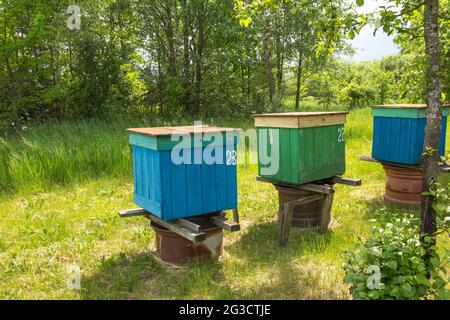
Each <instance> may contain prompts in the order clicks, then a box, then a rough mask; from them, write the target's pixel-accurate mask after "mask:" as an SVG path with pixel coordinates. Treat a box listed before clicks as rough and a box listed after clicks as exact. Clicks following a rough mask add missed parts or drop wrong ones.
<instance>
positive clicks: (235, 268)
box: [0, 109, 450, 299]
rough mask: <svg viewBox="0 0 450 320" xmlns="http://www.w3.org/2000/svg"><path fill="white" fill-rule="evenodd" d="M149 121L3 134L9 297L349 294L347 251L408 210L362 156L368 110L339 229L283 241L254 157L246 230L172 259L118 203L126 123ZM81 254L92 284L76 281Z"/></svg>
mask: <svg viewBox="0 0 450 320" xmlns="http://www.w3.org/2000/svg"><path fill="white" fill-rule="evenodd" d="M180 122H182V121H180ZM220 124H222V123H220ZM142 125H146V126H149V125H154V123H153V122H152V121H147V122H145V121H144V120H134V121H133V120H130V121H112V122H101V121H89V122H79V123H76V124H71V123H65V124H57V125H56V124H55V125H48V126H45V127H40V128H34V129H33V130H32V131H30V132H28V133H26V134H25V135H24V137H23V138H21V139H17V138H9V139H6V140H1V139H0V192H1V194H2V196H1V198H0V298H1V299H154V298H162V299H174V298H187V299H269V298H273V299H347V298H350V296H349V293H348V290H347V286H346V285H345V284H344V283H343V281H342V278H343V271H342V270H341V264H342V262H343V256H342V252H343V251H344V250H347V249H350V248H352V246H353V244H354V243H355V242H357V241H358V239H359V238H362V239H364V238H365V237H367V235H368V234H369V228H370V222H369V220H370V219H372V218H374V217H376V216H377V215H379V214H392V213H394V212H398V213H401V212H404V211H405V210H403V209H396V208H392V207H389V208H385V207H384V205H383V203H382V195H383V189H384V173H383V170H382V168H381V165H379V164H374V163H367V162H361V161H358V160H357V159H358V157H359V156H360V155H370V153H371V130H372V129H371V116H370V111H369V110H368V109H364V110H359V111H355V112H352V113H351V114H350V116H349V119H348V123H347V168H348V170H347V174H346V175H347V176H348V177H355V178H362V179H363V186H362V187H360V188H351V187H346V186H337V187H336V189H337V192H336V196H335V203H334V207H333V223H332V228H331V230H330V231H329V232H328V233H326V234H324V235H318V234H314V233H300V232H299V231H297V230H295V231H294V232H293V233H292V234H291V240H290V243H289V245H288V246H287V247H285V248H280V247H279V246H278V243H277V222H276V215H277V208H278V200H277V195H276V193H275V190H274V188H273V187H271V186H270V185H267V184H263V183H259V182H256V181H255V177H256V175H257V168H256V166H255V165H250V166H246V167H244V166H240V167H239V171H238V179H239V209H240V214H241V219H242V231H241V232H238V233H234V234H226V235H225V252H224V254H223V256H222V257H221V258H220V259H219V261H210V262H203V263H190V264H187V265H185V266H183V267H171V266H166V265H163V264H160V263H159V262H158V261H157V260H155V259H154V258H153V256H152V252H153V251H154V250H155V246H154V234H153V231H151V229H150V227H149V223H148V222H147V220H146V219H144V218H131V219H121V218H119V217H118V215H117V211H118V210H119V209H125V208H131V207H134V206H133V202H132V189H133V186H132V176H131V158H130V149H129V147H128V145H127V136H126V133H125V131H124V129H125V128H126V127H129V126H142ZM224 125H235V126H236V125H237V124H233V123H224ZM241 125H242V126H244V127H248V126H250V125H251V123H244V124H241ZM448 142H450V131H449V135H448ZM447 146H450V144H449V143H448V144H447ZM449 149H450V148H449V147H448V148H447V150H449ZM442 179H443V180H447V181H448V180H449V179H448V177H442ZM443 182H446V181H443ZM439 245H440V246H441V248H443V249H444V248H449V247H450V241H449V240H448V238H445V237H441V238H439ZM71 265H78V266H79V267H80V268H81V290H70V289H68V288H67V279H68V277H69V271H68V268H69V266H71Z"/></svg>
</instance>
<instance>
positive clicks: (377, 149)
mask: <svg viewBox="0 0 450 320" xmlns="http://www.w3.org/2000/svg"><path fill="white" fill-rule="evenodd" d="M426 107H427V106H426V105H425V104H399V105H380V106H373V107H372V114H373V118H374V120H373V121H374V122H373V142H372V158H374V159H376V160H378V161H385V162H392V163H399V164H405V165H416V164H419V163H420V161H421V158H422V153H423V145H424V140H425V126H426V124H427V119H426ZM448 113H449V108H448V106H447V107H446V108H444V112H443V115H444V118H443V124H442V131H441V140H440V145H439V154H440V155H444V154H445V139H446V133H447V117H448Z"/></svg>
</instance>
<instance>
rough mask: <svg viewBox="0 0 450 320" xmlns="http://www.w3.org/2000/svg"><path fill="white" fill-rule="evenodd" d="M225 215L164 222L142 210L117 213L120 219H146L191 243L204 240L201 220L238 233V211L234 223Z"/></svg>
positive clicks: (234, 212) (219, 214) (221, 213)
mask: <svg viewBox="0 0 450 320" xmlns="http://www.w3.org/2000/svg"><path fill="white" fill-rule="evenodd" d="M225 215H226V213H225V212H223V211H222V212H216V213H212V214H209V215H203V216H197V217H192V218H185V219H178V220H173V221H164V220H161V219H160V218H158V217H157V216H155V215H153V214H151V213H150V212H148V211H146V210H144V209H129V210H120V211H119V216H120V217H122V218H129V217H139V216H143V217H146V218H147V219H149V220H151V221H153V222H154V223H156V224H158V225H160V226H162V227H164V228H166V229H167V230H170V231H172V232H174V233H176V234H178V235H180V236H181V237H183V238H185V239H187V240H189V241H191V242H193V243H197V242H201V241H204V240H205V238H206V235H205V233H204V232H202V225H201V224H199V222H200V221H201V220H206V221H208V222H210V223H212V224H214V225H216V226H217V227H219V228H221V229H223V230H226V231H229V232H236V231H239V230H240V229H241V227H240V224H239V212H238V210H237V209H233V219H234V221H229V220H228V219H227V218H226V217H225ZM196 222H197V223H196Z"/></svg>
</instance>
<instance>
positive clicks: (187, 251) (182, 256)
mask: <svg viewBox="0 0 450 320" xmlns="http://www.w3.org/2000/svg"><path fill="white" fill-rule="evenodd" d="M151 226H152V228H153V230H155V234H156V253H157V255H158V257H159V258H160V259H161V260H163V261H165V262H168V263H173V264H179V263H185V262H189V261H195V260H205V259H212V258H218V257H219V256H221V255H222V253H223V230H222V229H221V228H219V227H216V226H214V225H212V224H211V225H208V226H205V229H204V230H202V232H204V233H205V234H206V239H205V240H204V241H201V242H197V243H193V242H191V241H189V240H187V239H185V238H183V237H181V236H179V235H178V234H176V233H174V232H172V231H170V230H167V229H166V228H164V227H162V226H160V225H158V224H156V223H154V222H152V223H151Z"/></svg>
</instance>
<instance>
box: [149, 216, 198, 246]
mask: <svg viewBox="0 0 450 320" xmlns="http://www.w3.org/2000/svg"><path fill="white" fill-rule="evenodd" d="M149 217H150V220H152V221H153V222H155V223H157V224H159V225H160V226H163V227H164V228H166V229H168V230H170V231H172V232H175V233H176V234H178V235H180V236H182V237H183V238H185V239H188V240H189V241H192V242H193V243H197V242H201V241H204V240H206V234H205V233H203V232H198V233H196V232H192V231H191V230H189V229H186V228H184V227H181V226H177V225H176V224H175V223H171V222H167V221H163V220H161V219H160V218H158V217H155V216H154V215H152V214H151V215H150V216H149Z"/></svg>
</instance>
